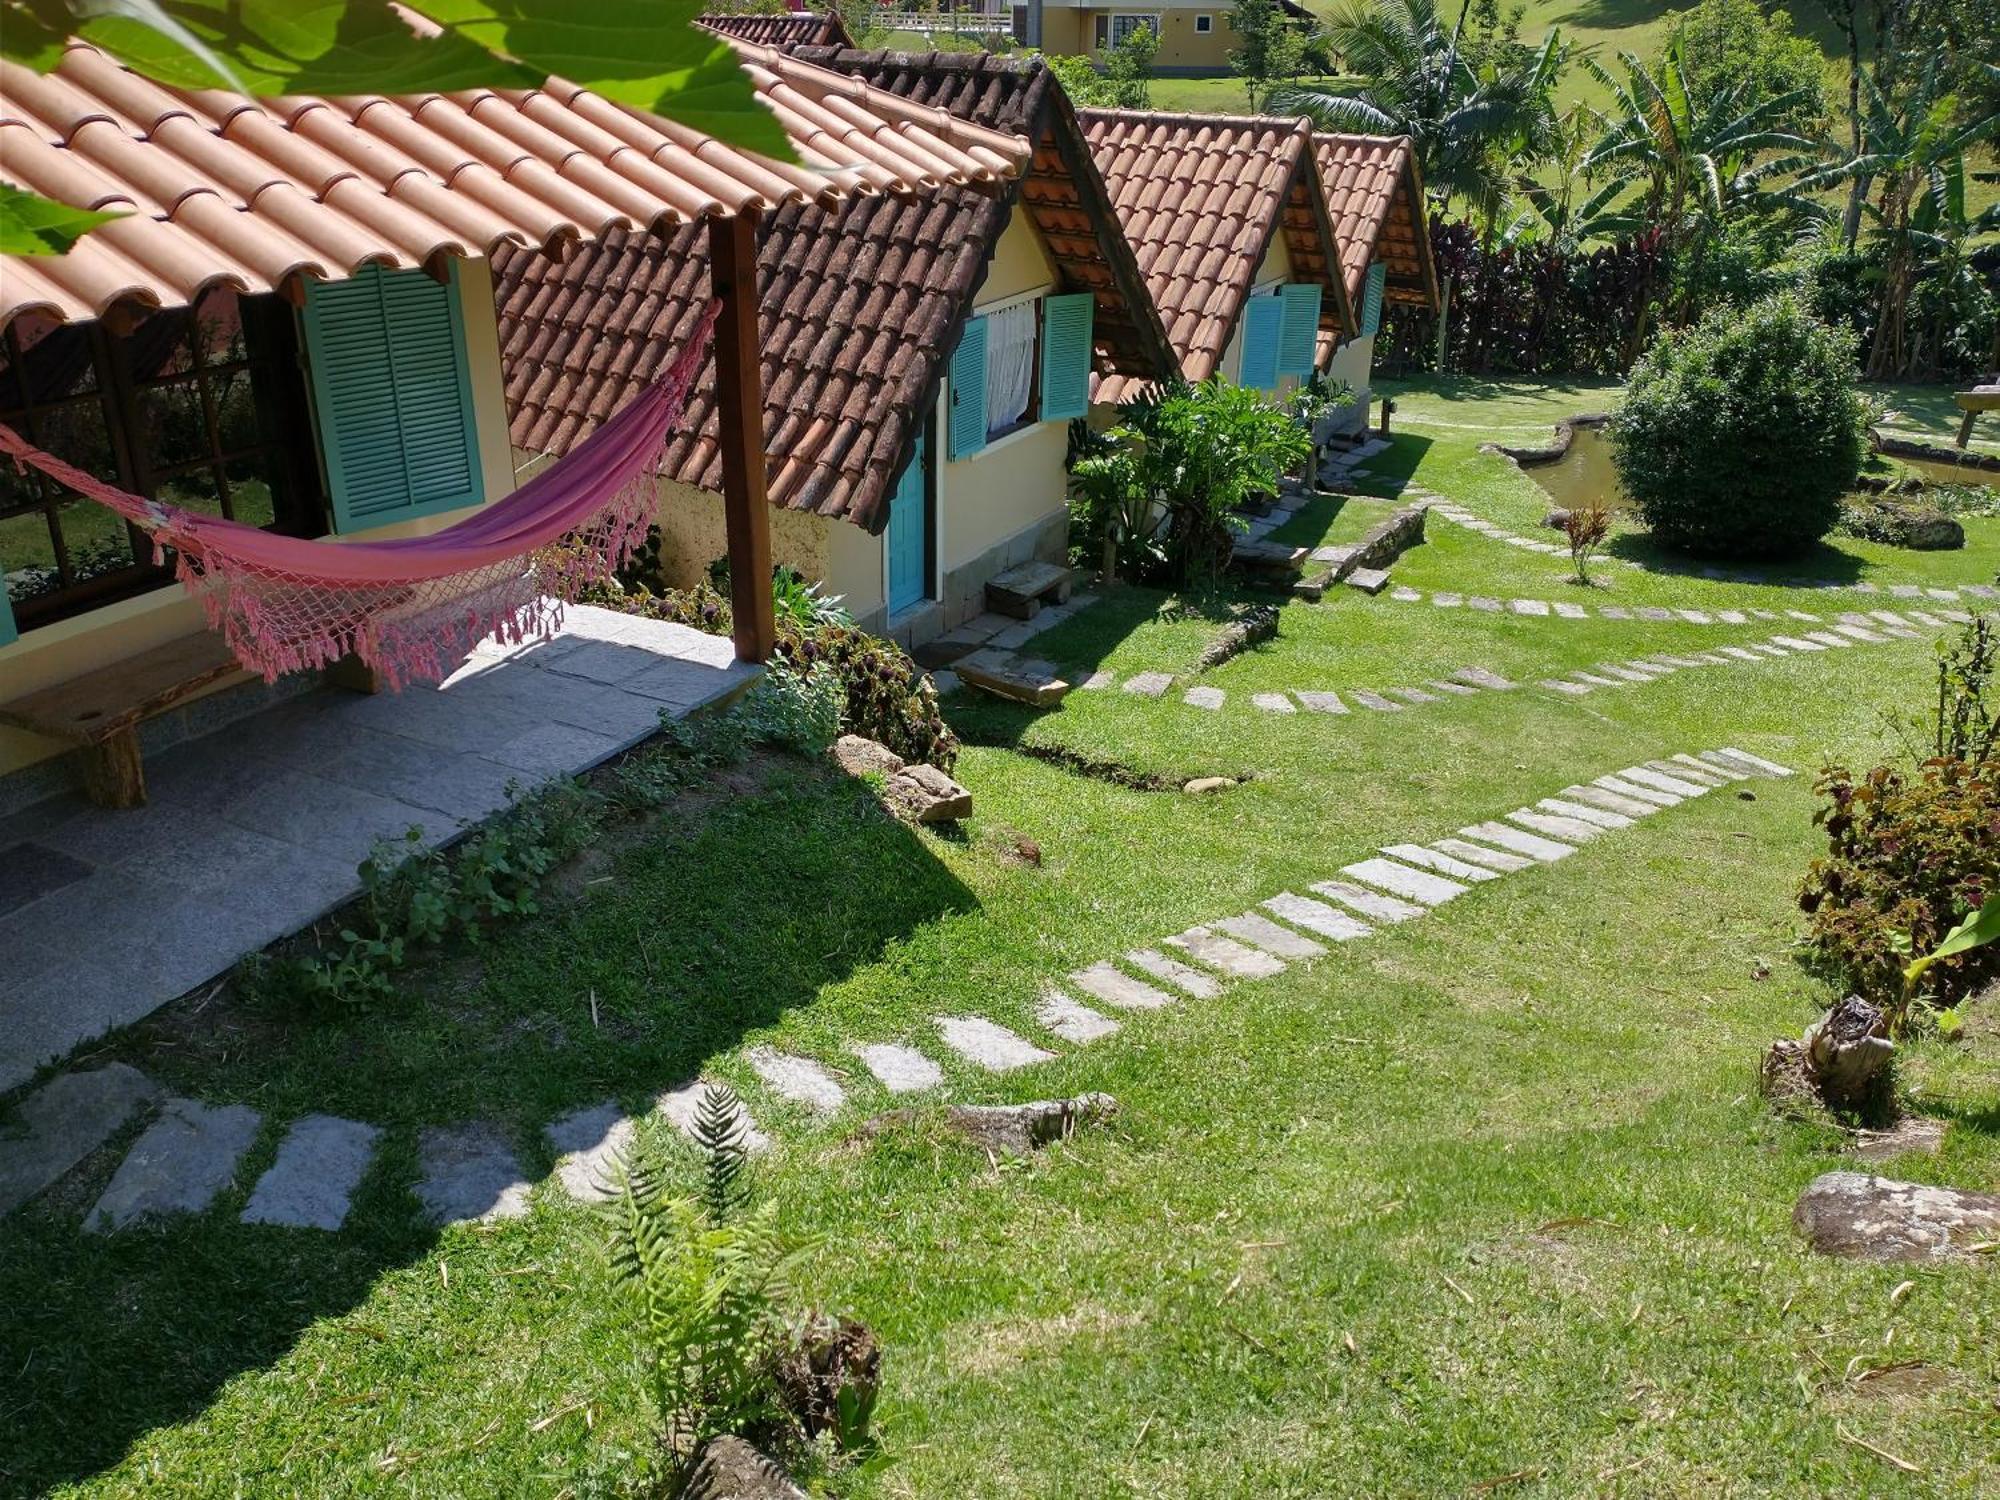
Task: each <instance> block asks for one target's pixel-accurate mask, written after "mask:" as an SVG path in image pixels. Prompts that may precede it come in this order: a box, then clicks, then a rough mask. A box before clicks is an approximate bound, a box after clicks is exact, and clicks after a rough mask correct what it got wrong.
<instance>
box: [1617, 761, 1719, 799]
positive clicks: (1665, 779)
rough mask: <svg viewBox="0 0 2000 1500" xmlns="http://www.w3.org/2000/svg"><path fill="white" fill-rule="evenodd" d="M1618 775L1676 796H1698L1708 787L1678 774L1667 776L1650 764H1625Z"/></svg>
mask: <svg viewBox="0 0 2000 1500" xmlns="http://www.w3.org/2000/svg"><path fill="white" fill-rule="evenodd" d="M1618 775H1619V776H1620V777H1621V778H1622V779H1623V780H1626V781H1631V782H1636V783H1638V784H1639V785H1640V786H1649V787H1653V788H1654V789H1656V790H1658V791H1662V792H1670V793H1672V794H1673V795H1674V796H1676V797H1699V796H1700V795H1701V794H1702V793H1703V792H1705V791H1707V790H1708V788H1707V787H1705V786H1703V785H1701V784H1700V783H1699V782H1694V781H1688V780H1685V779H1683V778H1681V777H1678V776H1669V775H1667V774H1666V773H1665V772H1663V771H1655V770H1654V769H1653V768H1652V767H1651V766H1627V767H1626V768H1625V769H1624V770H1622V771H1620V772H1619V773H1618Z"/></svg>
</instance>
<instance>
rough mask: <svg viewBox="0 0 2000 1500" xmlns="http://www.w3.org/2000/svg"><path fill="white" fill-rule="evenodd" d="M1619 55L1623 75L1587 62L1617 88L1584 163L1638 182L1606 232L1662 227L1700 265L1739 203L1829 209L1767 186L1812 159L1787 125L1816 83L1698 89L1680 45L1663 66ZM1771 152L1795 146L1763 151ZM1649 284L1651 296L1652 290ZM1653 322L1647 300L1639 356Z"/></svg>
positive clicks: (1639, 327) (1676, 250)
mask: <svg viewBox="0 0 2000 1500" xmlns="http://www.w3.org/2000/svg"><path fill="white" fill-rule="evenodd" d="M1618 57H1619V62H1620V63H1621V64H1622V65H1623V68H1624V71H1625V77H1623V78H1619V77H1617V76H1616V75H1615V74H1613V73H1612V72H1610V71H1609V70H1608V69H1606V68H1605V67H1603V66H1602V65H1600V64H1599V63H1598V62H1597V60H1596V59H1595V58H1589V57H1586V58H1585V59H1584V60H1583V65H1584V67H1585V68H1587V69H1588V70H1589V71H1590V73H1591V75H1592V76H1593V77H1594V78H1596V79H1597V81H1598V82H1599V83H1601V84H1603V85H1604V86H1605V87H1606V88H1607V89H1609V90H1610V91H1611V105H1612V107H1611V109H1610V110H1609V111H1608V112H1606V113H1605V114H1604V115H1603V121H1604V132H1603V134H1602V135H1601V136H1600V137H1599V138H1598V142H1597V144H1596V145H1595V146H1593V147H1592V148H1591V150H1590V153H1589V154H1588V155H1587V156H1585V157H1584V159H1583V168H1584V170H1585V171H1586V172H1587V173H1596V172H1598V171H1600V170H1602V169H1605V168H1609V169H1610V170H1611V171H1612V173H1613V174H1614V177H1615V178H1622V179H1623V180H1624V182H1625V183H1626V184H1628V185H1631V186H1635V187H1636V188H1637V190H1638V191H1637V192H1636V194H1635V195H1634V196H1633V197H1632V198H1631V199H1630V200H1629V201H1628V202H1627V203H1626V204H1625V205H1624V206H1623V211H1622V213H1619V214H1616V215H1610V216H1606V217H1603V218H1601V219H1600V220H1599V223H1598V227H1599V230H1600V232H1608V233H1630V232H1633V231H1635V230H1637V229H1640V228H1642V227H1645V226H1649V225H1651V226H1657V227H1658V229H1659V230H1660V233H1661V252H1662V253H1661V259H1662V261H1663V262H1664V263H1666V264H1668V265H1672V264H1674V263H1675V258H1676V257H1677V256H1678V255H1679V254H1680V253H1681V252H1682V251H1683V250H1688V249H1690V248H1691V249H1692V251H1693V255H1694V261H1693V266H1694V269H1695V270H1696V271H1697V272H1698V270H1699V267H1700V264H1701V259H1702V257H1703V255H1705V253H1706V252H1707V249H1708V246H1709V243H1710V241H1711V240H1712V238H1713V237H1714V235H1715V234H1716V233H1717V232H1718V231H1719V230H1720V229H1721V228H1722V227H1723V225H1724V224H1725V222H1726V221H1727V220H1728V219H1729V218H1730V217H1731V216H1733V215H1734V214H1736V213H1738V212H1740V211H1743V210H1746V209H1753V208H1754V209H1757V210H1760V211H1766V212H1776V211H1779V210H1789V211H1792V212H1795V213H1799V214H1804V215H1816V214H1818V213H1821V212H1823V210H1821V209H1820V208H1819V206H1818V205H1816V204H1814V203H1812V202H1811V200H1809V199H1808V198H1806V197H1805V196H1803V194H1802V193H1801V192H1800V191H1798V189H1797V186H1796V185H1795V186H1794V188H1793V189H1792V190H1791V191H1782V190H1774V189H1773V188H1771V187H1769V186H1768V185H1767V184H1768V183H1769V181H1770V180H1771V179H1772V178H1774V177H1776V176H1778V175H1779V174H1781V173H1784V172H1797V171H1798V170H1799V169H1800V168H1801V167H1803V166H1805V165H1807V164H1808V163H1809V161H1810V159H1811V153H1812V152H1813V151H1814V150H1815V149H1816V148H1815V146H1814V143H1813V142H1812V141H1810V140H1807V139H1806V138H1805V137H1804V136H1801V135H1795V134H1793V133H1791V132H1790V131H1787V130H1784V129H1782V128H1780V123H1781V122H1782V121H1783V120H1784V119H1785V117H1786V115H1787V114H1788V113H1789V112H1790V111H1791V110H1792V109H1793V108H1794V107H1795V106H1797V105H1798V104H1799V103H1800V102H1801V101H1802V100H1803V99H1804V98H1805V96H1806V94H1807V93H1808V92H1809V91H1808V90H1794V91H1792V92H1790V93H1785V94H1778V95H1773V96H1771V97H1768V98H1753V97H1750V90H1749V86H1748V85H1747V84H1737V85H1735V86H1733V87H1729V88H1723V89H1716V90H1712V91H1709V92H1706V93H1703V92H1699V91H1697V90H1696V89H1694V88H1693V87H1691V86H1690V84H1689V79H1688V69H1687V66H1686V64H1685V62H1684V61H1683V59H1682V57H1681V49H1680V47H1679V45H1678V44H1676V45H1675V46H1673V47H1671V48H1669V49H1668V51H1667V55H1666V56H1665V57H1663V58H1662V59H1661V60H1660V62H1659V65H1658V67H1657V69H1654V68H1648V67H1647V66H1646V65H1645V64H1644V63H1642V62H1640V61H1639V59H1638V58H1636V57H1634V56H1633V55H1632V54H1631V53H1629V52H1621V53H1620V54H1619V55H1618ZM1773 151H1782V152H1785V153H1787V154H1786V155H1784V156H1779V157H1766V156H1764V153H1768V152H1773ZM1760 157H1764V159H1762V160H1760V159H1759V158H1760ZM1696 279H1697V278H1696V276H1694V275H1688V276H1685V277H1684V282H1685V283H1686V284H1687V285H1689V286H1690V288H1692V286H1693V284H1694V282H1695V280H1696ZM1647 291H1648V293H1649V294H1650V291H1651V288H1650V287H1648V288H1647ZM1645 330H1646V313H1645V311H1644V308H1643V307H1642V308H1641V311H1640V314H1639V317H1638V318H1637V320H1635V322H1634V323H1633V327H1632V342H1631V346H1630V349H1629V351H1628V352H1629V353H1630V354H1631V355H1632V356H1634V357H1636V356H1637V353H1638V350H1639V348H1640V346H1641V344H1642V343H1643V342H1644V336H1645Z"/></svg>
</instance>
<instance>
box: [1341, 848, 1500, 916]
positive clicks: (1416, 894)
mask: <svg viewBox="0 0 2000 1500" xmlns="http://www.w3.org/2000/svg"><path fill="white" fill-rule="evenodd" d="M1340 873H1341V874H1343V875H1348V876H1352V877H1353V878H1354V879H1356V880H1359V881H1362V882H1364V883H1365V884H1368V885H1372V886H1375V887H1377V888H1379V889H1381V890H1385V891H1387V892H1388V893H1389V894H1390V895H1392V896H1403V897H1407V898H1408V899H1409V900H1411V901H1416V902H1420V903H1422V904H1423V905H1425V906H1442V905H1443V904H1444V903H1445V902H1447V901H1449V900H1451V899H1452V898H1453V897H1455V896H1463V895H1464V894H1465V893H1466V891H1467V890H1468V889H1469V887H1467V886H1463V885H1460V884H1459V883H1458V882H1457V881H1455V880H1447V879H1445V877H1444V876H1442V875H1439V874H1436V873H1434V872H1433V871H1430V870H1413V869H1411V868H1410V867H1409V866H1408V865H1405V864H1398V863H1397V862H1396V861H1395V860H1393V859H1364V860H1359V861H1357V862H1356V863H1354V864H1351V865H1342V866H1341V868H1340Z"/></svg>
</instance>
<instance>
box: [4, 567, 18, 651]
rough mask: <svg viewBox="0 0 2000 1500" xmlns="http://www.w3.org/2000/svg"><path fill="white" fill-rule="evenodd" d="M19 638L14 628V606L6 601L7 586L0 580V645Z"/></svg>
mask: <svg viewBox="0 0 2000 1500" xmlns="http://www.w3.org/2000/svg"><path fill="white" fill-rule="evenodd" d="M19 638H20V632H19V631H18V630H16V629H15V628H14V607H13V606H12V605H11V604H9V603H8V602H7V586H6V582H5V581H4V580H0V646H6V645H11V644H12V643H13V642H14V641H16V640H18V639H19Z"/></svg>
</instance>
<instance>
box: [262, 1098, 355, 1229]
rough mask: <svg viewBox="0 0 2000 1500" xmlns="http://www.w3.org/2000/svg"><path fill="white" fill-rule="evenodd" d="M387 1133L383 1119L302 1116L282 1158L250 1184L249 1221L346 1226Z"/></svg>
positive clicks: (300, 1226)
mask: <svg viewBox="0 0 2000 1500" xmlns="http://www.w3.org/2000/svg"><path fill="white" fill-rule="evenodd" d="M381 1138H382V1129H381V1127H380V1126H379V1125H365V1124H363V1123H362V1122H361V1121H359V1120H343V1119H341V1118H340V1116H338V1115H302V1116H300V1117H299V1118H298V1119H296V1120H294V1121H293V1122H292V1128H291V1129H290V1130H288V1131H286V1132H285V1139H284V1143H283V1144H282V1145H280V1146H279V1147H278V1156H277V1160H275V1161H273V1162H272V1163H271V1168H270V1170H269V1171H268V1172H266V1173H265V1174H264V1175H263V1176H262V1177H260V1178H258V1179H257V1186H256V1187H254V1188H252V1189H251V1190H250V1201H249V1202H248V1203H247V1204H245V1205H244V1208H243V1222H244V1223H245V1224H280V1225H283V1226H285V1227H287V1228H291V1229H329V1230H331V1229H338V1228H340V1226H341V1225H342V1224H344V1223H346V1222H347V1210H348V1207H349V1206H350V1205H351V1204H352V1203H353V1201H354V1190H355V1189H356V1188H357V1187H359V1186H360V1185H361V1179H362V1178H363V1177H365V1176H367V1175H368V1165H369V1163H370V1162H372V1161H373V1160H374V1159H375V1145H376V1142H378V1141H380V1140H381Z"/></svg>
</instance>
